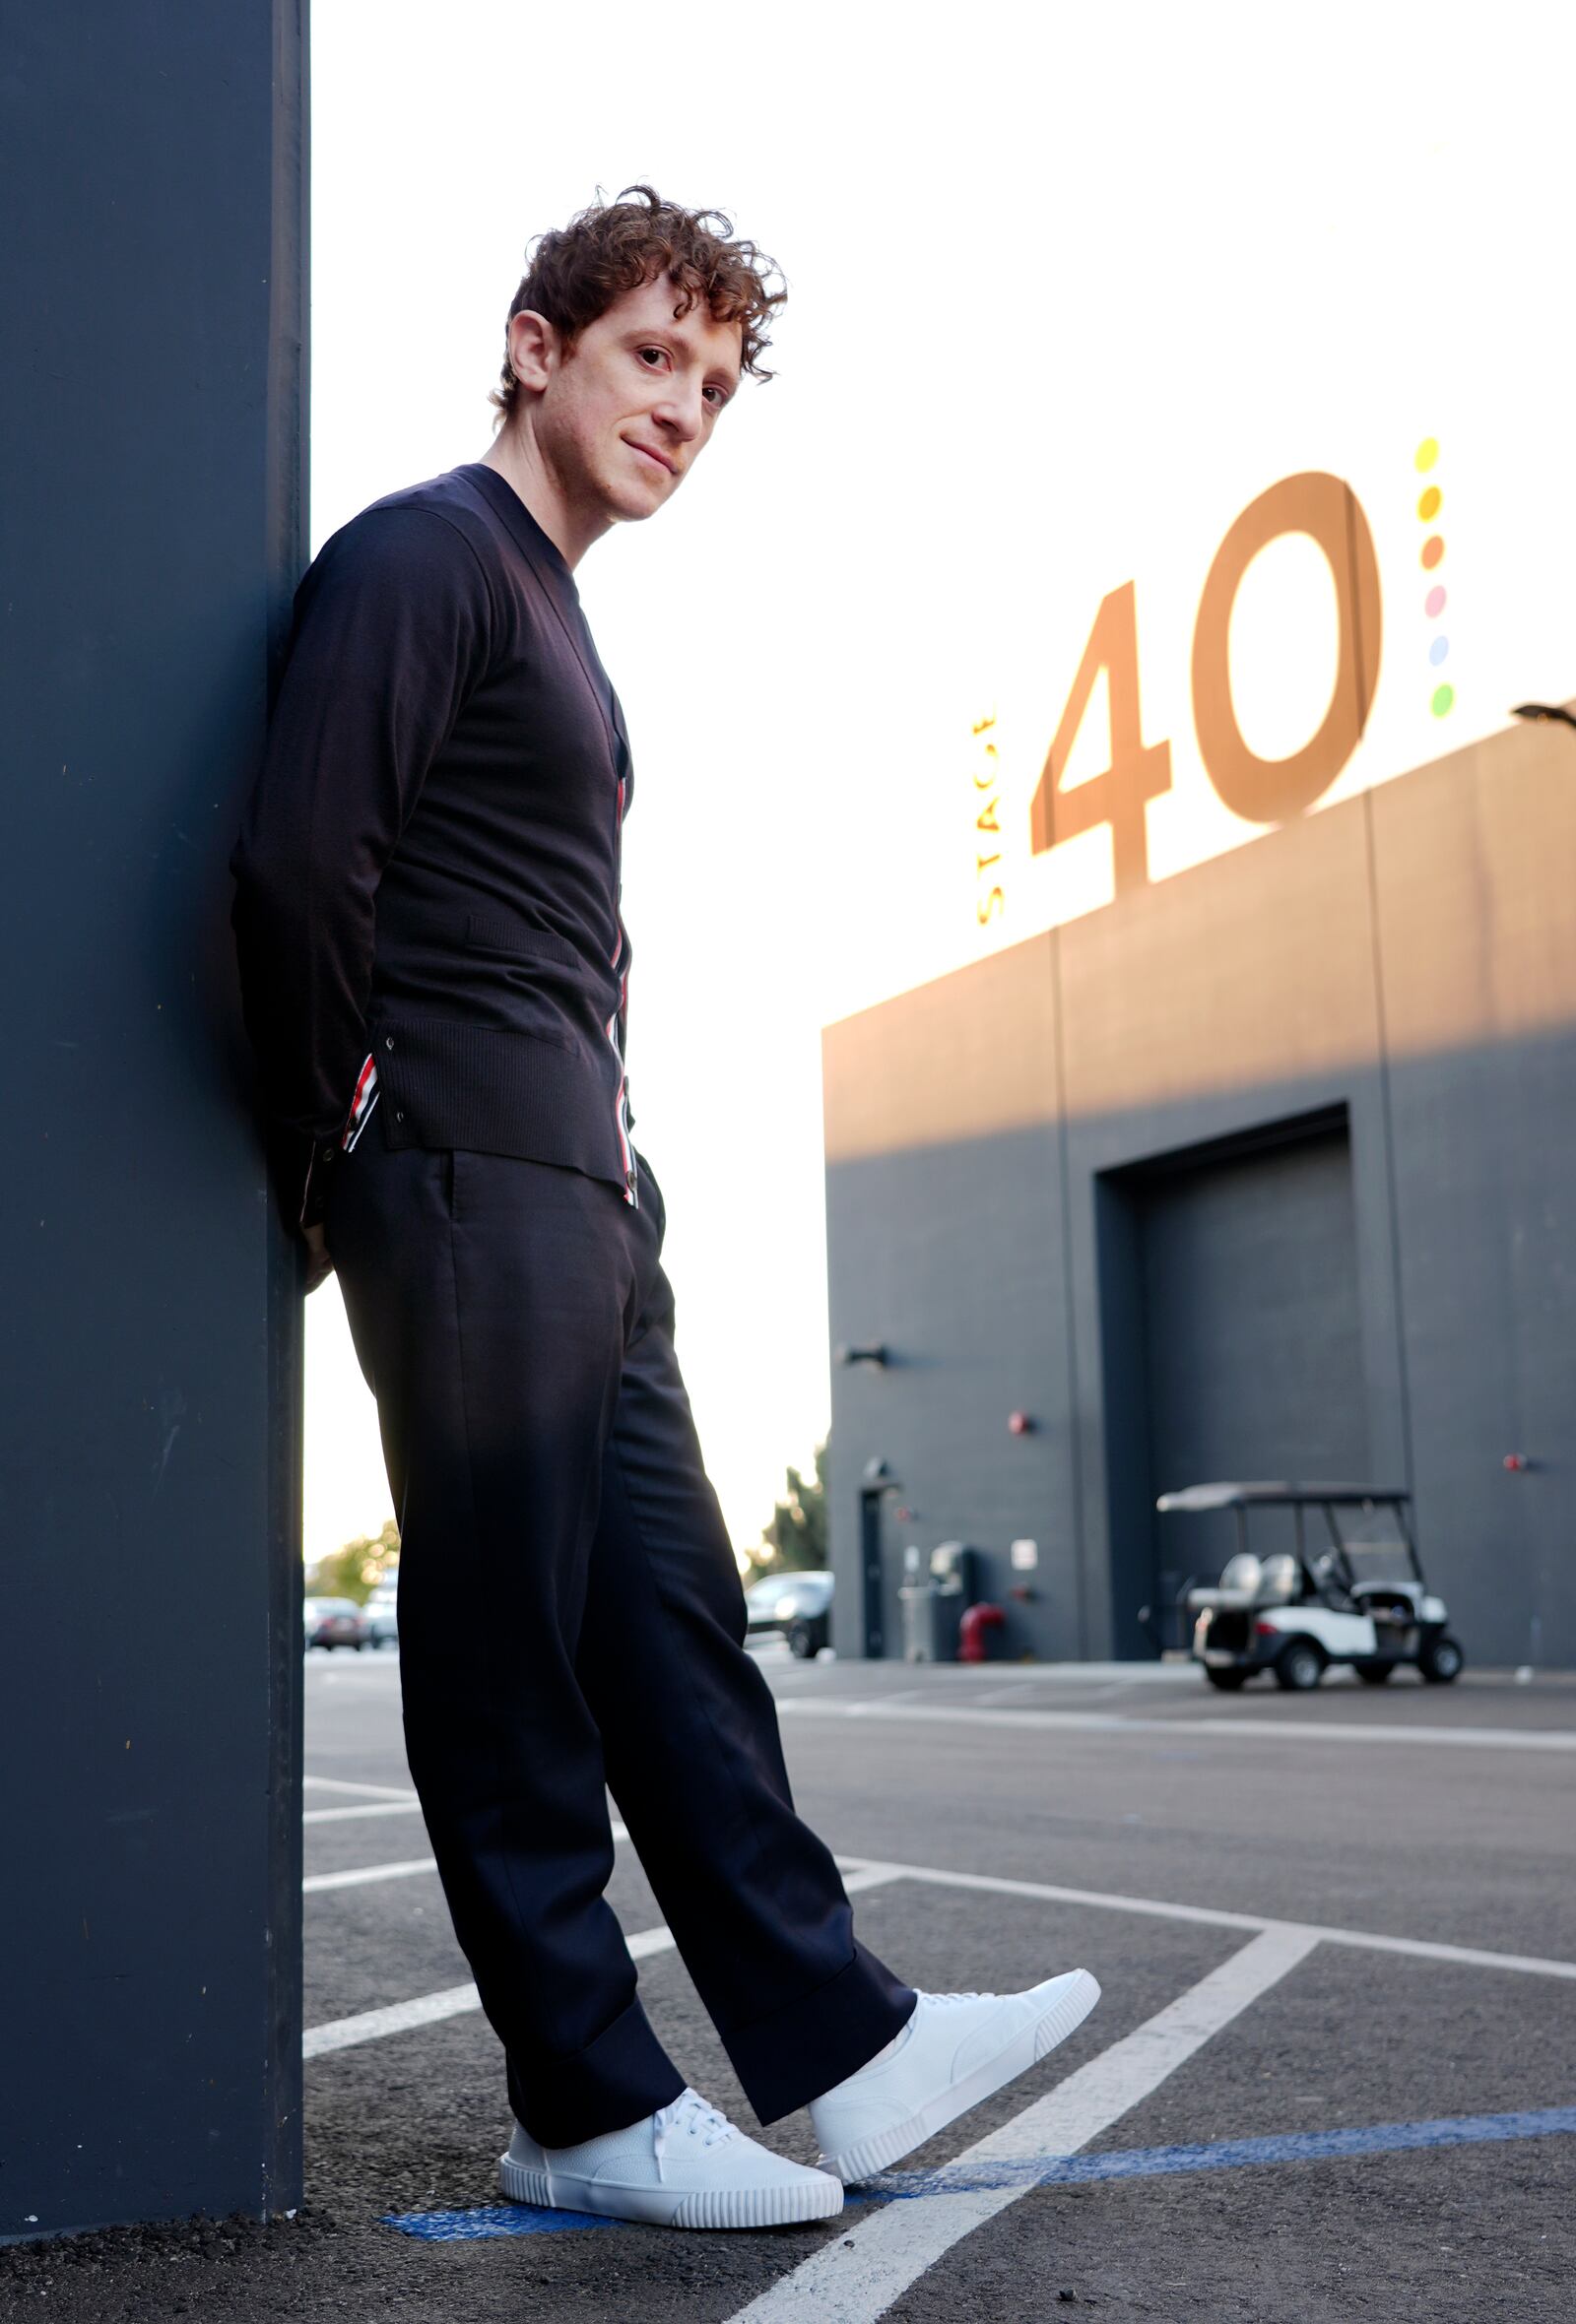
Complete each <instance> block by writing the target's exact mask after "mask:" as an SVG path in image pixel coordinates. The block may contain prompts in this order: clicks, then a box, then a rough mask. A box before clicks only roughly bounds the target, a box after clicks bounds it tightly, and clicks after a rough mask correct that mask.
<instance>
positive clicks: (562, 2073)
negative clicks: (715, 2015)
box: [507, 1997, 685, 2147]
mask: <svg viewBox="0 0 1576 2324" xmlns="http://www.w3.org/2000/svg"><path fill="white" fill-rule="evenodd" d="M507 2055H508V2080H509V2103H510V2105H511V2106H512V2107H513V2109H514V2117H515V2120H516V2121H517V2122H522V2123H524V2125H525V2127H526V2129H527V2130H528V2131H529V2132H530V2134H531V2136H532V2137H533V2138H534V2139H535V2140H536V2142H537V2144H538V2146H540V2147H577V2146H579V2144H580V2142H581V2141H582V2139H595V2138H601V2137H602V2136H603V2135H604V2133H605V2132H607V2131H610V2130H624V2129H625V2128H627V2126H628V2125H629V2124H630V2123H631V2122H639V2121H640V2120H641V2119H642V2118H643V2117H644V2116H645V2115H647V2114H654V2113H655V2112H656V2110H657V2108H658V2107H659V2106H669V2105H671V2104H672V2103H673V2101H674V2099H675V2098H677V2097H678V2096H679V2094H680V2092H681V2091H682V2090H683V2089H684V2087H685V2082H684V2076H683V2075H682V2074H681V2073H680V2072H679V2070H678V2068H677V2067H676V2066H675V2065H674V2063H673V2061H672V2059H671V2058H670V2057H669V2056H668V2053H667V2051H666V2050H665V2049H664V2048H663V2046H662V2044H661V2042H660V2041H659V2040H658V2039H657V2037H656V2035H655V2034H654V2033H653V2032H652V2031H651V2025H650V2021H649V2020H648V2019H647V2017H646V2013H645V2011H644V2009H642V2007H641V2005H640V2002H639V1999H638V1997H637V1998H636V1999H635V2000H633V2001H631V2002H630V2004H629V2006H628V2008H627V2009H626V2010H624V2011H623V2012H622V2013H621V2014H620V2016H618V2017H616V2018H615V2019H614V2021H613V2023H612V2025H611V2026H607V2027H605V2028H604V2029H603V2031H602V2032H601V2033H600V2034H598V2035H597V2037H596V2039H595V2041H591V2042H588V2043H587V2044H586V2046H585V2048H584V2049H578V2050H575V2051H574V2052H573V2054H572V2055H571V2056H569V2057H558V2058H550V2057H541V2056H538V2057H533V2058H529V2059H526V2060H521V2059H520V2058H519V2057H518V2055H517V2053H516V2052H515V2051H513V2050H510V2051H509V2052H508V2053H507Z"/></svg>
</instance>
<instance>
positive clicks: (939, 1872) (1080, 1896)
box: [837, 1856, 1576, 1977]
mask: <svg viewBox="0 0 1576 2324" xmlns="http://www.w3.org/2000/svg"><path fill="white" fill-rule="evenodd" d="M837 1864H838V1867H839V1869H841V1868H843V1867H848V1868H850V1869H852V1870H854V1871H855V1872H867V1871H868V1872H886V1873H889V1874H891V1876H892V1877H893V1879H895V1880H917V1881H927V1882H929V1883H930V1884H931V1885H932V1886H933V1887H935V1888H960V1889H983V1890H985V1891H986V1892H987V1894H991V1895H995V1896H1001V1897H1027V1898H1029V1899H1031V1900H1032V1901H1033V1902H1034V1903H1036V1904H1092V1905H1094V1906H1095V1907H1096V1908H1097V1909H1099V1910H1101V1911H1110V1912H1137V1913H1142V1914H1145V1915H1148V1916H1149V1917H1150V1918H1153V1919H1158V1920H1191V1921H1196V1922H1199V1923H1202V1924H1203V1926H1205V1927H1206V1928H1235V1929H1259V1930H1261V1931H1263V1932H1264V1933H1265V1934H1267V1935H1268V1934H1274V1933H1276V1932H1280V1933H1281V1934H1289V1935H1294V1936H1305V1937H1309V1938H1311V1939H1313V1940H1314V1941H1315V1942H1316V1943H1318V1944H1321V1945H1349V1946H1352V1947H1354V1948H1355V1949H1356V1950H1357V1951H1359V1952H1366V1953H1405V1954H1409V1955H1411V1956H1412V1958H1413V1959H1415V1960H1418V1961H1448V1962H1453V1963H1455V1964H1456V1965H1457V1966H1458V1967H1459V1968H1463V1969H1517V1970H1519V1971H1521V1972H1522V1973H1523V1974H1524V1975H1527V1976H1534V1977H1576V1961H1554V1960H1545V1959H1544V1958H1543V1956H1542V1955H1540V1954H1536V1953H1494V1952H1489V1951H1486V1950H1483V1949H1480V1948H1479V1947H1477V1946H1473V1945H1442V1944H1437V1943H1435V1942H1434V1940H1433V1939H1432V1938H1429V1937H1387V1936H1381V1935H1380V1934H1379V1933H1378V1932H1377V1931H1376V1930H1372V1929H1357V1928H1326V1927H1325V1926H1324V1925H1323V1924H1322V1923H1320V1922H1318V1921H1312V1920H1280V1919H1277V1918H1276V1917H1274V1916H1273V1915H1272V1914H1270V1913H1264V1912H1228V1911H1226V1910H1224V1909H1223V1908H1222V1907H1220V1906H1218V1905H1214V1904H1167V1903H1164V1902H1162V1901H1161V1900H1160V1899H1158V1898H1156V1897H1125V1896H1120V1895H1118V1894H1116V1893H1114V1892H1110V1891H1106V1890H1102V1889H1076V1888H1057V1887H1053V1886H1052V1885H1051V1884H1050V1883H1049V1882H1046V1881H1039V1880H1007V1879H1003V1878H1001V1877H999V1876H998V1875H997V1874H995V1873H990V1872H947V1871H944V1870H943V1869H942V1868H941V1866H939V1865H935V1864H893V1863H890V1862H888V1861H887V1860H886V1858H884V1857H883V1858H878V1857H875V1856H839V1857H838V1858H837ZM845 1885H847V1886H850V1887H851V1886H852V1883H846V1884H845Z"/></svg>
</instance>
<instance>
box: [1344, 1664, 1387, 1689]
mask: <svg viewBox="0 0 1576 2324" xmlns="http://www.w3.org/2000/svg"><path fill="white" fill-rule="evenodd" d="M1351 1667H1352V1669H1353V1670H1354V1671H1355V1672H1356V1674H1357V1676H1358V1677H1359V1678H1360V1679H1361V1680H1362V1682H1363V1685H1364V1686H1368V1687H1382V1686H1383V1685H1384V1683H1385V1680H1386V1679H1387V1678H1388V1677H1389V1676H1390V1673H1391V1672H1392V1671H1393V1670H1394V1669H1395V1667H1396V1666H1395V1664H1394V1663H1393V1662H1353V1664H1352V1665H1351Z"/></svg>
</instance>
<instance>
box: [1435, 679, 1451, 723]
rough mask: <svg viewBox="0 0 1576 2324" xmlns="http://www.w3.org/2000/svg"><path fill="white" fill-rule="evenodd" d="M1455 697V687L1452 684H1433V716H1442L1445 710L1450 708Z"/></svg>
mask: <svg viewBox="0 0 1576 2324" xmlns="http://www.w3.org/2000/svg"><path fill="white" fill-rule="evenodd" d="M1455 699H1456V689H1455V687H1454V686H1435V688H1434V699H1433V713H1434V716H1435V718H1443V717H1444V715H1445V712H1446V711H1447V710H1448V709H1449V708H1450V705H1451V703H1452V702H1454V700H1455Z"/></svg>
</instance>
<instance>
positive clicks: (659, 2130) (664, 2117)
mask: <svg viewBox="0 0 1576 2324" xmlns="http://www.w3.org/2000/svg"><path fill="white" fill-rule="evenodd" d="M651 2119H652V2122H653V2123H654V2125H655V2128H656V2137H655V2139H654V2140H653V2142H652V2153H653V2156H654V2159H655V2161H656V2164H657V2175H658V2177H659V2178H660V2177H661V2175H662V2155H663V2149H664V2148H665V2147H666V2146H667V2144H668V2140H669V2138H670V2137H678V2136H679V2135H680V2134H681V2133H682V2132H688V2134H689V2137H690V2138H697V2139H698V2140H699V2141H700V2144H701V2145H702V2146H703V2147H720V2146H721V2145H722V2143H723V2141H724V2139H731V2138H732V2137H733V2136H734V2126H733V2124H732V2123H731V2122H730V2121H729V2120H728V2117H727V2115H726V2114H723V2113H720V2112H719V2111H718V2109H717V2108H716V2107H715V2106H711V2105H708V2104H707V2103H706V2101H705V2099H704V2098H702V2097H701V2096H700V2093H699V2092H698V2091H697V2090H682V2091H681V2092H680V2093H679V2096H678V2097H677V2098H675V2099H674V2100H673V2102H672V2104H671V2105H667V2106H659V2107H658V2108H657V2110H656V2113H655V2114H654V2115H653V2116H652V2118H651Z"/></svg>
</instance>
